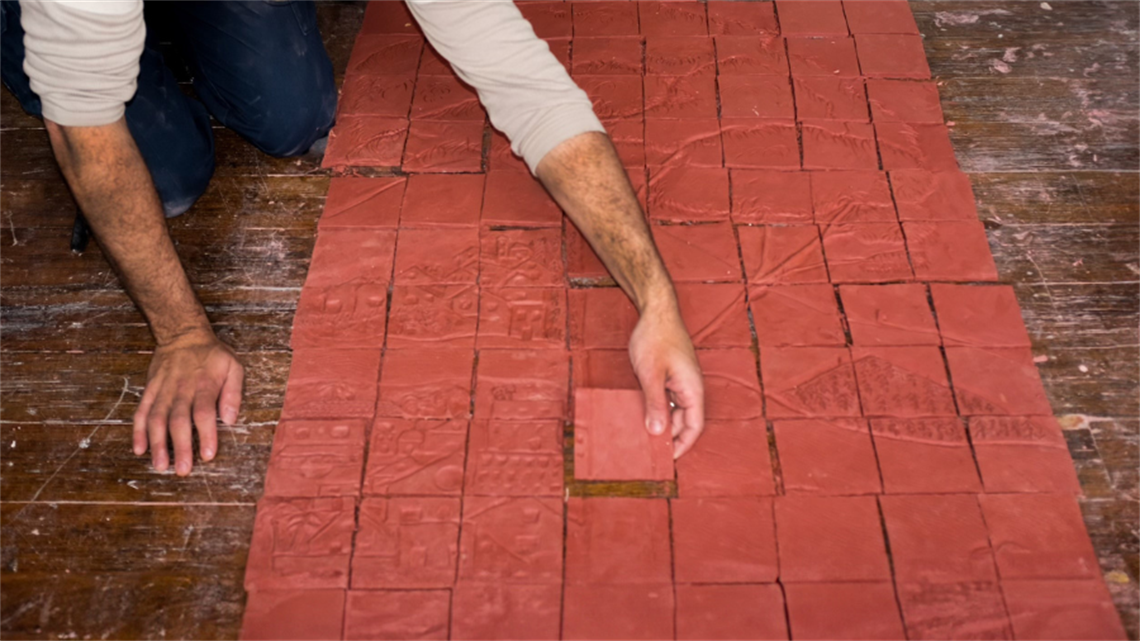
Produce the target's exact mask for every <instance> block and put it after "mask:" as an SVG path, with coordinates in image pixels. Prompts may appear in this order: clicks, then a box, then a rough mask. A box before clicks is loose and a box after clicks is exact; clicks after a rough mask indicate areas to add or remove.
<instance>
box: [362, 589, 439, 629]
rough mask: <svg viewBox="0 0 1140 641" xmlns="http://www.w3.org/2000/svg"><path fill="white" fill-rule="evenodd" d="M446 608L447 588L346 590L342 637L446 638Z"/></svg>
mask: <svg viewBox="0 0 1140 641" xmlns="http://www.w3.org/2000/svg"><path fill="white" fill-rule="evenodd" d="M450 608H451V594H450V593H448V591H447V590H416V591H409V592H405V591H400V590H349V591H348V604H347V605H346V607H345V613H344V638H345V639H349V640H353V641H356V640H359V641H367V640H369V639H384V640H387V639H391V640H393V641H396V640H399V639H446V638H447V621H448V616H449V613H450Z"/></svg>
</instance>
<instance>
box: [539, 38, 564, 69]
mask: <svg viewBox="0 0 1140 641" xmlns="http://www.w3.org/2000/svg"><path fill="white" fill-rule="evenodd" d="M543 42H545V43H546V46H547V48H549V49H550V53H551V54H553V55H554V58H555V59H556V60H558V62H559V63H560V64H561V65H562V68H563V69H565V70H566V72H567V73H569V72H570V38H543Z"/></svg>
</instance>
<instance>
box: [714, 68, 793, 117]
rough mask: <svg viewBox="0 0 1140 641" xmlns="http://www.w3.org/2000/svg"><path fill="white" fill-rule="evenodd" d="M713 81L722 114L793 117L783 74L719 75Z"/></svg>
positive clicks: (786, 81) (789, 87) (788, 86)
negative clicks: (715, 82)
mask: <svg viewBox="0 0 1140 641" xmlns="http://www.w3.org/2000/svg"><path fill="white" fill-rule="evenodd" d="M717 85H718V87H719V89H720V111H721V115H722V116H723V117H725V118H788V119H792V118H795V117H796V108H795V102H794V101H793V100H792V86H791V84H790V83H789V82H788V77H787V76H743V75H741V76H735V75H729V76H721V77H720V78H718V79H717Z"/></svg>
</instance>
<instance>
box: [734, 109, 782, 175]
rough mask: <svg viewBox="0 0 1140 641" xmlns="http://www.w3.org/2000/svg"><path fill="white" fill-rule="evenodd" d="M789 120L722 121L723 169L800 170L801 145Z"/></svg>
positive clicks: (735, 119)
mask: <svg viewBox="0 0 1140 641" xmlns="http://www.w3.org/2000/svg"><path fill="white" fill-rule="evenodd" d="M797 135H798V134H797V132H796V124H795V122H793V121H792V120H790V119H788V120H770V119H762V118H725V119H724V120H722V121H721V137H722V139H723V141H724V165H725V167H731V168H734V169H785V170H796V169H799V168H800V144H799V138H798V137H797Z"/></svg>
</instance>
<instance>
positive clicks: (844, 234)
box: [822, 223, 911, 283]
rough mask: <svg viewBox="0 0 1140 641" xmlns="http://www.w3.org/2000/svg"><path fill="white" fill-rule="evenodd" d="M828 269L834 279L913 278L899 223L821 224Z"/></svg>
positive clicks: (870, 280)
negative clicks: (823, 225)
mask: <svg viewBox="0 0 1140 641" xmlns="http://www.w3.org/2000/svg"><path fill="white" fill-rule="evenodd" d="M822 232H823V233H822V235H823V249H824V251H825V252H826V254H827V269H828V272H829V273H830V274H831V281H832V282H835V283H886V282H890V281H898V280H910V279H911V271H910V261H909V260H908V259H907V253H906V243H905V241H904V240H903V235H902V231H901V230H900V229H899V225H898V223H855V224H849V225H848V224H838V225H828V226H826V227H823V228H822Z"/></svg>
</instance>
